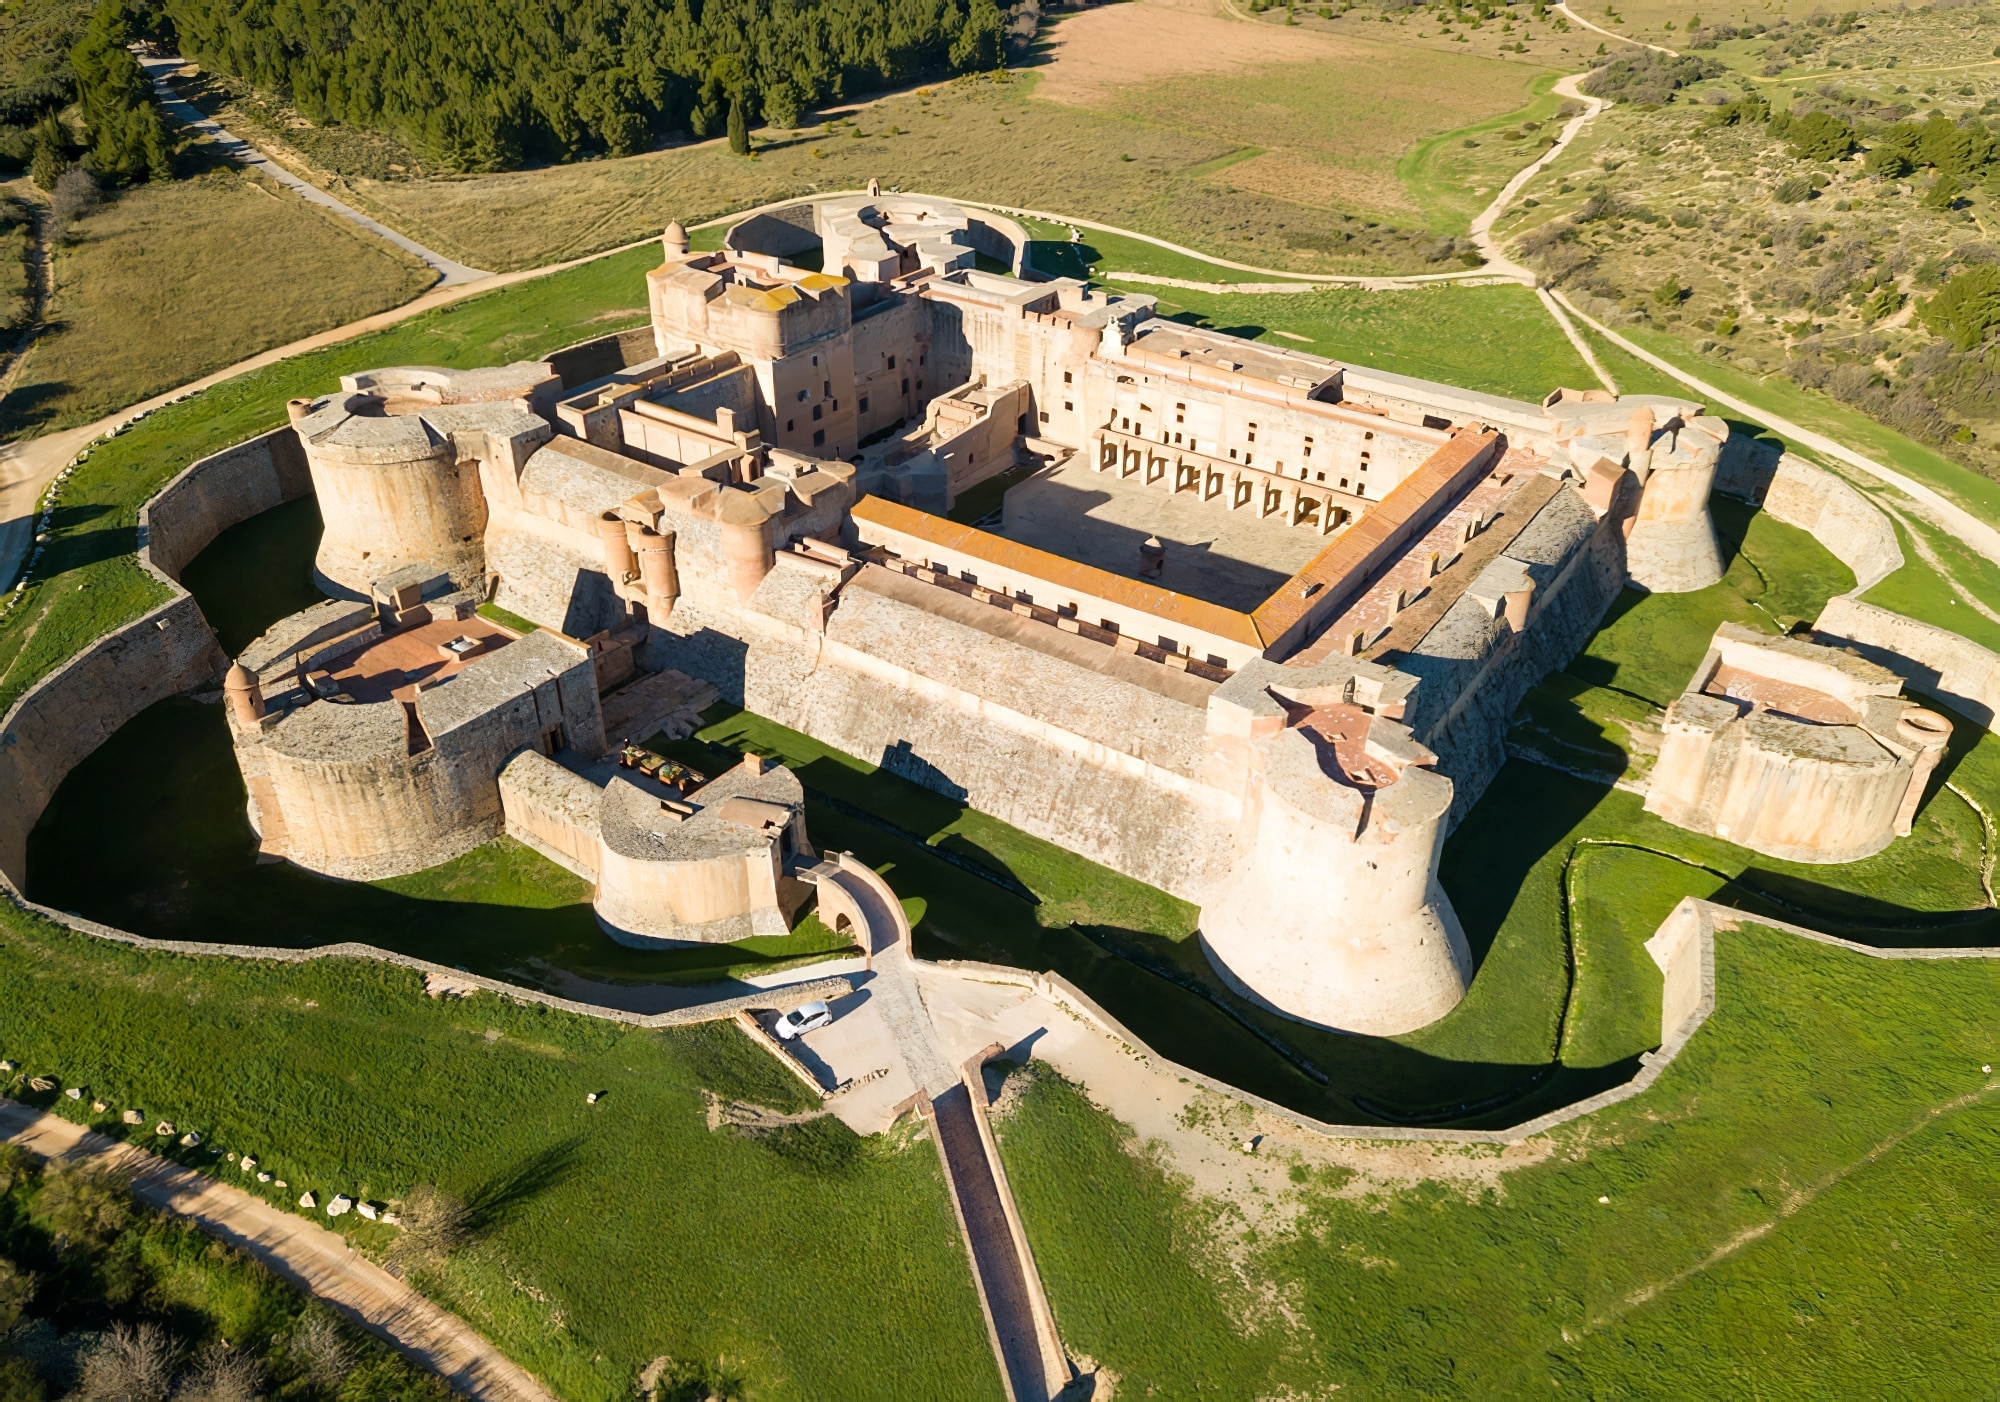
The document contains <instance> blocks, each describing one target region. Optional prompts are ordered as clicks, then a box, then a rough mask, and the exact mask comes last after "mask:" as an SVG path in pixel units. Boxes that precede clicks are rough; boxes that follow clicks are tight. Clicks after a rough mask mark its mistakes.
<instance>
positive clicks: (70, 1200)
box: [0, 1144, 452, 1402]
mask: <svg viewBox="0 0 2000 1402" xmlns="http://www.w3.org/2000/svg"><path fill="white" fill-rule="evenodd" d="M116 1325H124V1326H126V1327H128V1328H131V1329H133V1330H134V1331H135V1334H136V1336H137V1338H136V1340H135V1342H137V1343H138V1349H137V1350H136V1351H137V1352H138V1353H139V1355H140V1357H141V1358H144V1359H147V1360H152V1361H155V1362H156V1365H157V1366H161V1368H162V1372H163V1374H164V1375H163V1376H160V1377H158V1379H157V1383H158V1386H159V1387H160V1389H162V1390H164V1388H165V1387H166V1386H167V1385H168V1384H170V1383H173V1384H177V1390H176V1395H177V1396H183V1397H189V1398H195V1397H205V1398H212V1399H221V1398H251V1397H260V1398H261V1397H268V1398H273V1399H282V1402H336V1399H339V1402H364V1399H366V1402H391V1399H395V1402H445V1399H447V1398H449V1397H450V1396H451V1395H452V1394H451V1390H450V1389H449V1388H448V1387H446V1386H445V1384H444V1382H443V1381H442V1380H441V1379H439V1378H437V1377H435V1376H433V1375H431V1374H428V1373H425V1372H422V1371H421V1370H419V1369H418V1368H416V1367H414V1366H412V1365H411V1364H409V1363H407V1362H405V1361H404V1360H403V1359H402V1358H401V1357H399V1356H398V1355H397V1354H396V1353H395V1352H394V1351H392V1350H391V1349H390V1348H389V1346H388V1345H387V1344H385V1343H383V1342H382V1341H381V1340H379V1339H377V1338H376V1337H375V1336H374V1335H372V1334H368V1333H365V1332H363V1331H362V1330H360V1329H357V1328H354V1327H352V1326H351V1325H349V1324H347V1323H346V1322H344V1321H343V1320H342V1319H341V1318H340V1316H338V1315H336V1314H335V1313H333V1311H331V1310H329V1309H325V1308H323V1307H320V1306H316V1305H313V1304H312V1303H311V1301H310V1300H309V1299H308V1298H307V1297H305V1296H304V1295H301V1294H300V1293H298V1292H297V1291H295V1290H293V1289H292V1288H291V1287H290V1286H288V1285H286V1284H285V1283H284V1282H282V1281H280V1280H279V1279H278V1278H277V1277H276V1276H274V1275H272V1274H271V1273H270V1272H269V1271H268V1270H266V1269H265V1268H264V1267H263V1266H261V1265H259V1264H258V1263H257V1262H255V1261H253V1260H251V1259H250V1258H249V1257H247V1256H245V1255H243V1254H242V1253H241V1252H238V1251H236V1250H234V1249H232V1248H231V1247H229V1246H226V1245H224V1244H223V1243H222V1242H219V1241H216V1240H213V1239H212V1238H209V1237H206V1236H203V1235H202V1234H201V1233H200V1232H199V1231H197V1230H196V1229H195V1228H194V1227H192V1226H191V1225H189V1224H188V1223H186V1222H183V1221H180V1220H178V1219H176V1218H172V1217H168V1216H166V1215H165V1214H162V1213H158V1212H153V1211H150V1210H147V1209H143V1208H138V1207H136V1206H134V1205H133V1204H131V1202H130V1201H129V1199H128V1197H127V1195H126V1193H125V1190H124V1187H123V1186H122V1185H121V1184H120V1183H118V1182H116V1181H115V1180H113V1179H111V1178H109V1177H107V1176H104V1175H101V1174H96V1173H92V1172H91V1171H90V1170H88V1169H78V1168H74V1167H72V1168H68V1169H64V1168H52V1169H50V1170H48V1171H46V1172H44V1171H43V1169H42V1167H41V1165H39V1164H38V1163H37V1162H36V1161H35V1159H34V1157H33V1155H31V1154H29V1153H28V1151H27V1150H25V1149H21V1148H19V1147H17V1146H15V1145H12V1144H0V1396H5V1397H6V1398H7V1399H8V1400H9V1402H43V1400H44V1399H45V1398H48V1397H51V1396H64V1395H71V1396H75V1395H82V1396H98V1397H103V1396H118V1395H129V1394H127V1393H126V1388H128V1387H130V1386H131V1385H132V1384H133V1383H134V1382H135V1381H138V1379H136V1378H135V1377H134V1376H133V1374H132V1373H130V1372H128V1373H125V1374H123V1375H122V1376H119V1375H117V1374H116V1373H114V1371H113V1369H111V1368H110V1367H107V1366H106V1365H107V1363H109V1362H110V1359H109V1358H99V1359H97V1360H95V1361H93V1360H92V1357H91V1355H92V1351H93V1348H94V1346H96V1345H97V1344H98V1340H99V1336H100V1334H101V1333H102V1332H103V1331H106V1330H108V1329H110V1328H112V1327H114V1326H116ZM149 1328H150V1329H151V1330H153V1331H156V1332H155V1333H153V1334H152V1335H150V1336H149V1335H148V1334H147V1333H146V1332H145V1331H147V1330H148V1329H149ZM154 1340H157V1343H155V1342H153V1341H154ZM128 1358H129V1355H128ZM176 1374H178V1377H176V1376H175V1375H176ZM121 1383H122V1384H123V1386H121ZM79 1384H81V1386H79ZM232 1384H235V1386H232ZM140 1386H141V1387H143V1386H144V1384H143V1383H141V1384H140Z"/></svg>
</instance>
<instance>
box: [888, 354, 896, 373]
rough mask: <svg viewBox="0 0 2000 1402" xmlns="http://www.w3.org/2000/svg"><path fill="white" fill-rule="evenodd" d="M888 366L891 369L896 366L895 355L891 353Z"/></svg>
mask: <svg viewBox="0 0 2000 1402" xmlns="http://www.w3.org/2000/svg"><path fill="white" fill-rule="evenodd" d="M889 368H890V369H891V370H893V369H895V368H896V357H895V356H893V355H892V356H890V357H889Z"/></svg>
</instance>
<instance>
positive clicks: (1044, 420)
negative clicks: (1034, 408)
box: [1042, 409, 1049, 423]
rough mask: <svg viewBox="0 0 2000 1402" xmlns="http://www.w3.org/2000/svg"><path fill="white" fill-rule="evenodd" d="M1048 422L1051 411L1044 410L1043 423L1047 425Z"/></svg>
mask: <svg viewBox="0 0 2000 1402" xmlns="http://www.w3.org/2000/svg"><path fill="white" fill-rule="evenodd" d="M1048 421H1049V411H1048V410H1046V409H1044V410H1042V422H1043V423H1047V422H1048Z"/></svg>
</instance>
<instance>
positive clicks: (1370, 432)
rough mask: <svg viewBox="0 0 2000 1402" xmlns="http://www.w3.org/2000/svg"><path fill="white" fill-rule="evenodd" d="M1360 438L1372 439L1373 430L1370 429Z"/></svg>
mask: <svg viewBox="0 0 2000 1402" xmlns="http://www.w3.org/2000/svg"><path fill="white" fill-rule="evenodd" d="M1361 436H1362V437H1363V438H1373V437H1374V436H1375V430H1374V429H1372V428H1371V429H1369V430H1368V432H1366V433H1364V434H1362V435H1361Z"/></svg>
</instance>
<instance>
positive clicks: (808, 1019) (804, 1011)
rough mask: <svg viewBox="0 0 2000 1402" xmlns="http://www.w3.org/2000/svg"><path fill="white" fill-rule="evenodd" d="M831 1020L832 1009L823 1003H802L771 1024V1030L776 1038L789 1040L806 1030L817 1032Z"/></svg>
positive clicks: (806, 1031) (803, 1033) (804, 1032)
mask: <svg viewBox="0 0 2000 1402" xmlns="http://www.w3.org/2000/svg"><path fill="white" fill-rule="evenodd" d="M832 1021H833V1009H832V1008H829V1007H828V1006H827V1005H826V1004H825V1003H803V1004H801V1005H800V1006H798V1007H796V1008H793V1009H792V1010H791V1011H790V1012H788V1013H786V1014H785V1015H784V1016H782V1017H780V1018H779V1019H778V1020H777V1021H776V1022H774V1023H772V1024H771V1030H772V1031H773V1032H775V1033H777V1034H778V1040H779V1041H781V1042H789V1041H791V1040H792V1038H794V1037H800V1036H804V1035H805V1034H806V1033H808V1032H817V1031H818V1030H819V1029H820V1028H822V1027H824V1026H826V1025H827V1024H828V1023H829V1022H832Z"/></svg>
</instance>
